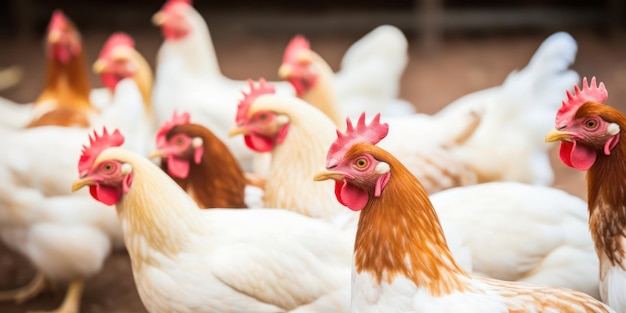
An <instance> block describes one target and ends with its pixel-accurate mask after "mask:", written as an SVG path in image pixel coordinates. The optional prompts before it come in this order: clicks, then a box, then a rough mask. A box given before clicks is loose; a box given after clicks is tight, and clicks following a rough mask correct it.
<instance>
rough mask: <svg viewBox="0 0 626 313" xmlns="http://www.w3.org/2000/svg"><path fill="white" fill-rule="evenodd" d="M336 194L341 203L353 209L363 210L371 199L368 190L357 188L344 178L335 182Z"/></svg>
mask: <svg viewBox="0 0 626 313" xmlns="http://www.w3.org/2000/svg"><path fill="white" fill-rule="evenodd" d="M335 195H336V196H337V200H339V203H341V204H343V205H345V206H347V207H348V209H350V210H352V211H361V210H363V208H365V205H367V202H368V201H369V195H368V194H367V192H366V191H364V190H362V189H359V188H356V187H354V186H352V185H350V184H348V183H346V181H345V180H344V181H343V182H339V181H337V182H336V184H335Z"/></svg>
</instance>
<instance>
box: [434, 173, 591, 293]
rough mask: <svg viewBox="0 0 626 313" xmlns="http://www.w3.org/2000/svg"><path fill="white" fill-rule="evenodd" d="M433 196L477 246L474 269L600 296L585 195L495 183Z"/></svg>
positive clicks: (444, 216) (444, 215) (440, 211)
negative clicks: (583, 198)
mask: <svg viewBox="0 0 626 313" xmlns="http://www.w3.org/2000/svg"><path fill="white" fill-rule="evenodd" d="M430 200H431V201H432V203H433V207H434V208H435V210H436V211H437V215H438V216H439V218H440V220H441V222H442V223H444V222H445V223H449V224H451V226H450V227H456V230H457V232H458V233H459V234H460V235H461V237H462V238H463V245H464V246H465V247H467V248H468V249H469V250H470V251H471V253H470V254H471V257H472V273H474V274H476V275H480V276H486V277H491V278H496V279H502V280H507V281H522V282H529V283H533V284H539V285H544V286H559V287H565V288H569V289H574V290H578V291H582V292H584V293H586V294H589V295H591V296H593V297H594V298H597V299H599V298H600V294H599V289H598V273H599V272H598V257H597V256H596V253H595V249H594V246H593V241H592V240H591V233H590V232H589V229H588V223H589V221H588V214H587V210H586V207H587V204H586V203H585V201H583V200H582V199H580V198H578V197H575V196H572V195H570V194H568V193H566V192H564V191H562V190H559V189H554V188H550V187H545V186H538V185H528V184H522V183H517V182H492V183H485V184H478V185H473V186H465V187H459V188H452V189H448V190H445V191H441V192H438V193H435V194H433V195H431V196H430ZM444 231H445V229H444ZM445 233H446V237H448V232H445Z"/></svg>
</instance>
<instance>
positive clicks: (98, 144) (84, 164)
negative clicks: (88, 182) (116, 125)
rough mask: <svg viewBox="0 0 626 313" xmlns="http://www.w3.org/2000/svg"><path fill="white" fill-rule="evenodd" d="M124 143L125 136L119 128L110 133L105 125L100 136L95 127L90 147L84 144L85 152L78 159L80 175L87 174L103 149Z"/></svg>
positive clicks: (90, 139)
mask: <svg viewBox="0 0 626 313" xmlns="http://www.w3.org/2000/svg"><path fill="white" fill-rule="evenodd" d="M123 143H124V136H122V133H120V131H119V129H116V130H115V131H114V132H113V133H112V134H109V132H108V131H107V129H106V127H103V128H102V136H98V133H97V132H96V130H95V129H94V131H93V137H92V136H89V147H88V146H85V145H83V154H82V155H81V156H80V159H79V160H78V173H79V174H80V176H81V177H83V176H85V175H87V172H89V170H90V169H91V167H92V166H93V163H94V162H95V161H96V158H98V155H100V153H101V152H102V151H104V150H105V149H107V148H110V147H119V146H121V145H122V144H123Z"/></svg>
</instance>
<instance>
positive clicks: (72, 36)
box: [0, 10, 108, 128]
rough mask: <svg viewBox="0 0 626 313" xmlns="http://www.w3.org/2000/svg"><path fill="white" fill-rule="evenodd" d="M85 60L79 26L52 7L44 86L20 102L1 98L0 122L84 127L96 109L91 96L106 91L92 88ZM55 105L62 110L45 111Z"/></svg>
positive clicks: (47, 40) (100, 100)
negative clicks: (37, 92)
mask: <svg viewBox="0 0 626 313" xmlns="http://www.w3.org/2000/svg"><path fill="white" fill-rule="evenodd" d="M86 62H87V58H86V56H85V51H84V48H83V45H82V40H81V36H80V33H79V32H78V29H77V28H76V26H75V25H74V24H73V23H72V22H71V21H70V20H69V18H67V16H65V15H64V14H63V13H62V12H61V11H60V10H56V11H54V13H53V14H52V18H51V20H50V24H49V25H48V31H47V36H46V74H45V82H44V89H43V90H42V91H41V93H40V94H39V96H38V97H37V99H36V100H35V102H33V103H28V104H21V103H15V102H13V101H11V100H8V99H4V98H0V112H1V113H2V114H0V125H2V126H5V127H14V128H19V127H24V126H27V125H29V126H31V127H34V126H43V125H58V126H80V127H87V126H88V120H89V116H90V115H91V114H93V113H97V112H98V110H97V109H96V108H94V105H93V104H92V101H91V99H95V100H96V101H97V102H98V103H101V102H103V100H102V98H106V96H107V95H106V94H105V92H106V93H108V92H107V91H106V90H104V92H103V91H102V90H101V88H98V89H94V90H92V89H91V84H90V82H89V76H88V72H87V63H86ZM55 109H60V110H61V112H63V113H56V112H53V113H51V114H49V115H46V113H49V112H51V111H54V110H55ZM80 115H84V117H79V116H80Z"/></svg>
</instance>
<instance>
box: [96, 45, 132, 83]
mask: <svg viewBox="0 0 626 313" xmlns="http://www.w3.org/2000/svg"><path fill="white" fill-rule="evenodd" d="M134 48H135V42H134V41H133V39H132V38H131V37H130V36H128V35H127V34H124V33H115V34H113V35H111V36H110V37H109V39H108V40H107V41H106V43H105V44H104V46H103V47H102V50H101V51H100V55H99V56H98V59H97V60H96V62H94V64H93V71H94V72H95V73H96V74H100V79H101V80H102V83H103V84H104V86H105V87H107V88H108V89H109V90H111V91H114V90H115V86H117V83H119V82H120V81H122V80H123V79H125V78H128V77H132V76H133V75H134V74H135V73H136V72H137V69H138V66H137V64H135V63H134V62H133V59H132V57H131V54H132V53H133V50H134Z"/></svg>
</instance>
